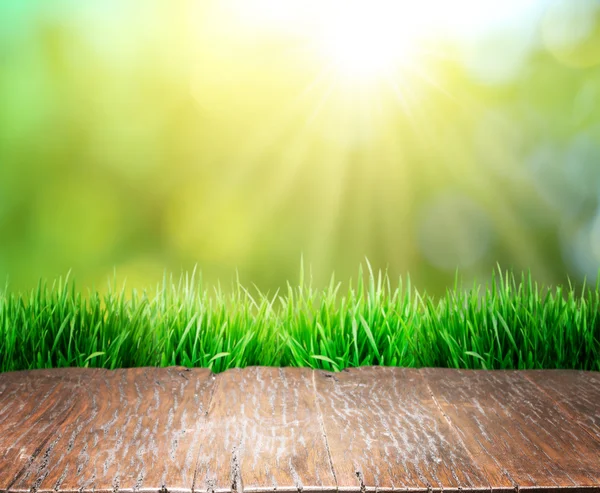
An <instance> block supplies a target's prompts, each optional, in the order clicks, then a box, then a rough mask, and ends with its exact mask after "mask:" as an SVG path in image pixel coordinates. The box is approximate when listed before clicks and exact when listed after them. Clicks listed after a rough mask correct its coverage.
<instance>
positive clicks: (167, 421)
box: [11, 367, 214, 492]
mask: <svg viewBox="0 0 600 493" xmlns="http://www.w3.org/2000/svg"><path fill="white" fill-rule="evenodd" d="M72 371H73V370H70V369H69V370H57V373H58V374H60V375H70V373H71V372H72ZM88 375H89V379H88V380H87V381H86V384H85V386H84V387H83V388H82V393H81V398H80V399H78V402H77V405H76V406H75V407H74V408H73V409H72V410H71V412H70V414H69V416H68V418H67V419H66V420H65V421H64V422H63V423H62V424H61V425H60V426H59V427H58V428H57V429H56V430H55V431H54V433H53V436H52V437H51V438H50V439H49V440H48V445H46V446H45V447H44V448H43V449H42V453H41V454H39V455H38V457H37V458H36V460H34V461H33V463H32V464H31V465H30V466H29V468H28V469H27V470H26V471H25V472H24V473H23V474H22V475H21V476H20V477H19V478H18V480H17V481H16V483H15V484H14V485H13V486H12V488H11V491H14V492H17V491H30V490H31V491H34V492H36V491H39V492H53V491H71V492H74V491H84V490H85V491H96V492H98V491H100V492H101V491H111V492H112V491H140V490H153V491H157V490H159V489H161V488H166V489H168V490H170V491H177V490H182V491H191V489H192V484H193V477H194V470H195V464H196V456H197V451H198V448H197V444H198V442H199V441H200V439H201V433H202V425H203V423H204V417H205V414H206V411H207V409H208V406H209V400H210V397H211V395H212V389H213V385H214V375H213V374H212V373H211V372H210V371H209V370H206V369H194V370H188V369H185V368H176V367H172V368H165V369H157V368H136V369H128V370H116V371H106V370H95V371H94V373H92V372H91V371H90V373H89V374H88Z"/></svg>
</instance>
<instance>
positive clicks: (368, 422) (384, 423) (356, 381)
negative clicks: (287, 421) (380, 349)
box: [315, 367, 490, 491]
mask: <svg viewBox="0 0 600 493" xmlns="http://www.w3.org/2000/svg"><path fill="white" fill-rule="evenodd" d="M315 383H316V389H317V393H318V403H319V407H320V410H321V413H322V419H323V423H324V427H325V431H326V434H327V442H328V445H329V450H330V452H331V458H332V462H333V467H334V471H335V475H336V478H337V481H338V485H339V487H340V489H343V490H355V491H365V490H377V491H384V490H392V489H393V490H406V489H408V490H423V491H427V489H428V488H432V489H442V488H443V489H457V488H469V489H476V490H481V491H489V488H490V483H489V480H488V478H486V477H485V475H484V474H483V471H481V470H479V469H478V468H477V467H476V466H475V465H474V463H473V460H472V458H471V457H470V456H469V454H468V452H467V450H466V449H465V447H464V446H463V444H462V443H461V441H460V439H459V438H458V436H457V435H456V434H454V433H453V431H452V429H451V428H450V426H449V424H448V422H447V421H446V420H445V419H444V417H443V416H442V414H441V413H440V411H439V409H438V408H437V406H436V404H435V402H434V401H433V399H432V397H431V394H430V393H429V390H428V388H427V385H426V383H425V381H424V380H423V377H422V375H421V373H420V371H419V370H412V369H402V368H384V367H370V368H366V367H363V368H356V369H351V370H346V371H343V372H341V373H327V372H321V371H318V372H316V373H315Z"/></svg>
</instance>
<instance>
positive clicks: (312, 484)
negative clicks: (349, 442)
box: [195, 368, 336, 493]
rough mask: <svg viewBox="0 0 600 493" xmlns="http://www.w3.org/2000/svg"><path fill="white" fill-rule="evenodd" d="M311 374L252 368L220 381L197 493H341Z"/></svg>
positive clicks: (225, 375)
mask: <svg viewBox="0 0 600 493" xmlns="http://www.w3.org/2000/svg"><path fill="white" fill-rule="evenodd" d="M316 416H317V410H316V402H315V393H314V387H313V381H312V372H311V370H308V369H306V368H302V369H301V368H286V369H281V368H246V369H244V370H239V369H235V370H229V371H227V372H225V373H222V374H220V375H219V377H218V384H217V389H216V391H215V394H214V397H213V400H212V404H211V408H210V410H209V413H208V422H207V429H206V433H205V435H204V438H205V439H204V440H203V443H202V446H201V450H200V455H199V457H198V469H197V475H196V482H195V491H196V492H208V493H214V492H229V491H232V492H237V493H242V491H244V492H246V493H249V492H253V491H262V492H268V491H274V492H299V491H311V490H317V491H329V490H332V491H333V490H335V486H336V483H335V478H334V476H333V474H332V470H331V466H330V463H329V458H328V455H327V448H326V442H325V438H324V436H323V432H322V429H321V427H320V424H319V421H318V419H316Z"/></svg>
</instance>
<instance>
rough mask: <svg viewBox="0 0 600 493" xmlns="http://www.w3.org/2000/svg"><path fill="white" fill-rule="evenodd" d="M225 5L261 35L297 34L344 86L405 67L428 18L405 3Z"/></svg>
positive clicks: (300, 0) (256, 1)
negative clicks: (263, 33)
mask: <svg viewBox="0 0 600 493" xmlns="http://www.w3.org/2000/svg"><path fill="white" fill-rule="evenodd" d="M229 1H231V2H233V3H232V4H231V5H232V7H233V8H232V10H234V11H236V12H237V13H238V15H241V17H242V18H243V19H245V20H246V21H247V22H249V23H250V24H251V25H254V26H256V27H257V28H258V29H260V30H262V31H263V32H264V31H265V30H267V31H275V32H278V33H280V34H285V33H287V34H290V33H294V34H295V35H297V34H300V36H302V37H304V38H305V40H306V41H307V42H308V43H309V44H310V45H311V46H312V47H313V49H314V52H315V54H316V55H317V56H318V57H319V58H320V59H321V62H322V63H323V65H324V68H325V69H327V70H330V71H332V72H335V73H337V75H338V77H339V78H340V79H343V80H346V81H347V82H353V81H356V82H364V81H371V80H374V79H379V78H381V77H382V76H385V75H386V74H388V73H389V72H392V71H395V69H397V68H398V67H399V66H401V65H402V64H405V63H407V62H408V61H409V59H410V58H412V56H413V55H415V52H416V48H417V42H418V39H419V38H420V36H422V35H423V33H424V31H425V27H426V21H431V18H432V13H431V12H428V11H427V10H428V9H427V8H425V7H424V6H423V5H424V3H423V4H419V3H415V2H413V1H407V0H320V1H318V0H288V1H282V0H229ZM424 1H425V0H422V2H424Z"/></svg>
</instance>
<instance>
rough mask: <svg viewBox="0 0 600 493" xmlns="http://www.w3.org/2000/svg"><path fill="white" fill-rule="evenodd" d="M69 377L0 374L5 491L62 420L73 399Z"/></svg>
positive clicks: (0, 485)
mask: <svg viewBox="0 0 600 493" xmlns="http://www.w3.org/2000/svg"><path fill="white" fill-rule="evenodd" d="M81 374H82V372H81V371H80V370H77V371H75V372H73V373H72V374H71V378H70V379H61V378H56V377H57V375H56V373H54V372H52V371H48V370H33V371H24V372H10V373H2V374H0V491H4V490H7V489H8V488H9V487H10V486H12V484H13V483H14V481H15V480H16V478H17V477H18V475H19V474H20V473H21V472H22V471H24V470H25V469H26V468H27V467H28V466H29V464H30V463H31V462H32V461H33V460H34V459H35V457H36V456H37V455H38V454H39V453H40V451H41V450H42V449H43V447H44V445H45V444H46V443H47V442H48V440H49V438H50V436H51V435H52V433H53V431H54V430H55V429H56V427H57V426H59V425H60V423H61V422H62V421H63V420H64V419H66V417H67V416H68V414H69V411H70V410H71V409H72V407H73V406H74V405H75V402H76V399H77V390H76V388H77V385H78V383H77V382H78V379H79V377H80V376H81Z"/></svg>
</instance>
